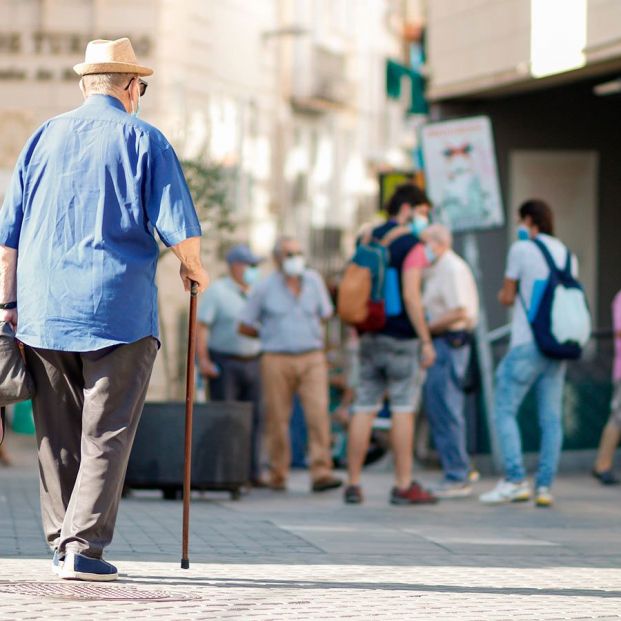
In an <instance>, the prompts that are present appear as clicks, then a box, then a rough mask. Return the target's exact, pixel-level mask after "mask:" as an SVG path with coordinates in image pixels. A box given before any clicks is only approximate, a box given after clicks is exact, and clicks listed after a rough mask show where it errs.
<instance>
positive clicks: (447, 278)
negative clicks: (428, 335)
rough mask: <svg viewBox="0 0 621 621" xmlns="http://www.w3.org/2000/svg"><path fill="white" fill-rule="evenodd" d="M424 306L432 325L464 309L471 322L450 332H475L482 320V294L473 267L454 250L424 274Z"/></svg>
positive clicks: (468, 321) (455, 324)
mask: <svg viewBox="0 0 621 621" xmlns="http://www.w3.org/2000/svg"><path fill="white" fill-rule="evenodd" d="M423 306H424V308H425V314H426V316H427V319H428V321H429V323H434V322H435V321H437V320H438V319H440V318H441V317H442V316H444V315H446V313H448V312H449V311H453V310H456V309H458V308H465V309H466V313H467V316H468V319H467V320H466V321H457V322H455V323H454V324H453V325H452V326H450V327H449V330H472V329H473V328H474V327H475V326H476V324H477V322H478V319H479V293H478V291H477V285H476V282H475V280H474V276H473V274H472V270H471V269H470V266H469V265H468V264H467V263H466V262H465V261H464V260H463V259H462V258H461V257H460V256H459V255H458V254H456V253H455V252H453V250H447V251H446V252H445V253H444V254H443V255H442V256H441V257H440V258H439V259H438V260H437V261H436V262H435V263H434V264H433V265H431V266H430V267H428V268H427V269H426V270H425V271H424V273H423Z"/></svg>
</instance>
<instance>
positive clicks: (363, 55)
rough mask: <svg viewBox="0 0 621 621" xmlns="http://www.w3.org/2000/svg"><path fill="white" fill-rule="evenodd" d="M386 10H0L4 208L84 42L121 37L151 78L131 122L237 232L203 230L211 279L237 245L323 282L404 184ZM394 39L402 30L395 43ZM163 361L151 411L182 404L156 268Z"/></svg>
mask: <svg viewBox="0 0 621 621" xmlns="http://www.w3.org/2000/svg"><path fill="white" fill-rule="evenodd" d="M420 4H421V3H420V2H418V1H415V0H410V1H409V2H406V3H403V2H401V1H396V0H332V1H329V0H0V24H2V25H1V26H0V85H1V88H2V93H3V97H2V101H1V102H0V135H1V136H2V140H1V141H0V195H2V194H3V191H4V188H5V187H6V185H7V183H8V179H9V177H10V174H11V172H12V168H13V165H14V163H15V160H16V158H17V156H18V154H19V151H20V149H21V147H22V146H23V144H24V143H25V141H26V140H27V138H28V136H29V135H30V134H31V133H32V132H33V131H34V129H35V128H36V127H37V126H38V125H39V124H40V123H42V122H43V121H45V120H46V119H48V118H50V117H52V116H54V115H56V114H59V113H61V112H64V111H66V110H68V109H71V108H73V107H76V106H78V105H80V103H81V94H80V91H79V89H78V79H77V76H76V75H75V74H74V73H73V71H72V66H73V65H74V64H75V63H77V62H79V61H80V60H81V59H82V57H83V54H84V48H85V46H86V43H87V42H88V41H89V40H91V39H93V38H117V37H121V36H129V37H130V38H131V40H132V42H133V44H134V47H135V49H136V53H137V55H138V58H139V59H140V60H141V61H142V62H144V63H145V64H147V65H150V66H152V67H154V69H155V74H154V75H153V76H152V77H151V78H149V82H150V87H149V91H148V93H147V95H146V96H145V98H144V100H143V106H142V117H143V118H144V119H145V120H147V121H149V122H151V123H153V124H154V125H156V126H157V127H159V128H160V129H162V131H163V132H164V134H165V135H166V136H167V137H168V138H169V139H170V140H171V142H172V143H173V145H174V146H175V148H176V150H177V152H178V154H179V156H180V157H181V158H182V159H189V160H196V161H208V162H211V163H213V164H214V165H217V166H218V167H219V168H220V169H221V170H222V171H224V174H225V175H226V183H227V188H228V201H229V206H230V211H231V219H232V221H233V222H234V224H235V229H234V231H233V232H227V231H222V230H219V229H217V228H216V227H214V226H213V223H212V222H211V221H210V219H209V217H207V218H206V222H205V229H206V239H207V243H206V244H205V259H206V263H207V264H208V266H209V267H210V270H211V271H212V274H213V275H214V276H217V275H218V274H219V273H220V272H221V271H222V263H221V260H220V259H221V255H222V250H223V248H224V247H226V245H227V244H229V243H231V242H232V241H234V240H248V241H250V243H251V244H252V245H253V247H254V249H255V251H256V252H258V253H261V254H263V255H266V256H267V255H269V253H270V251H271V248H272V246H273V242H274V240H275V238H276V237H277V235H279V234H282V233H288V234H293V235H297V236H298V237H299V238H300V239H301V241H302V242H303V244H304V246H305V248H306V250H307V252H308V254H309V256H310V260H311V263H312V264H313V265H315V266H316V267H318V268H319V269H321V270H322V271H323V272H324V273H325V274H326V275H329V274H330V273H331V272H334V271H336V270H337V269H339V268H340V267H341V266H342V260H343V259H342V257H343V252H344V249H346V248H347V247H348V243H349V242H351V239H352V238H353V235H354V234H355V231H356V229H357V225H358V223H359V222H360V221H362V220H364V219H367V218H368V217H369V216H370V215H371V214H373V212H375V211H376V208H377V192H378V183H377V173H378V172H380V171H382V170H384V169H387V168H390V167H395V166H396V167H399V168H406V169H409V168H411V165H412V164H411V157H410V150H411V148H412V140H413V136H414V132H413V130H412V128H411V126H409V125H408V123H407V121H406V116H405V113H404V112H405V108H406V107H407V101H405V98H404V100H403V101H401V100H398V99H397V100H395V99H393V100H388V99H387V97H386V90H385V71H386V59H387V58H397V59H398V58H401V57H402V54H403V44H402V36H401V35H402V33H401V31H400V28H399V25H398V24H399V23H400V20H401V21H402V20H403V19H404V15H406V13H407V14H414V15H417V14H418V13H419V12H420V6H419V5H420ZM395 24H397V26H396V27H395ZM158 284H159V289H160V304H161V328H162V337H163V351H162V354H163V355H160V356H159V358H158V362H157V364H156V369H155V372H154V378H153V382H152V386H151V394H150V397H151V398H153V399H164V398H172V397H179V396H180V393H181V390H182V387H183V382H182V375H183V364H184V348H185V331H186V324H185V310H186V302H187V300H185V297H184V295H183V293H182V290H181V287H180V283H179V280H178V275H177V265H176V259H175V258H174V257H173V256H171V254H170V253H168V254H165V255H164V256H163V257H162V259H161V264H160V269H159V274H158Z"/></svg>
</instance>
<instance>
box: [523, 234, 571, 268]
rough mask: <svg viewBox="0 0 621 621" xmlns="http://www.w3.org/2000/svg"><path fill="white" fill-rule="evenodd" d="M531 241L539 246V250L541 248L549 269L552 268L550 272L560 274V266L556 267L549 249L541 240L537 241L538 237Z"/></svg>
mask: <svg viewBox="0 0 621 621" xmlns="http://www.w3.org/2000/svg"><path fill="white" fill-rule="evenodd" d="M531 241H532V242H533V243H534V244H535V246H537V248H539V250H541V254H542V255H543V258H544V259H545V260H546V263H547V264H548V267H549V268H550V272H560V271H561V270H559V268H558V266H557V265H556V263H555V261H554V259H553V257H552V254H551V253H550V251H549V250H548V247H547V246H546V245H545V244H544V243H543V242H542V241H541V240H540V239H537V238H536V237H535V238H534V239H532V240H531ZM570 263H571V258H570Z"/></svg>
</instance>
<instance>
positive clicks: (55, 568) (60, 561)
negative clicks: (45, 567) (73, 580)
mask: <svg viewBox="0 0 621 621" xmlns="http://www.w3.org/2000/svg"><path fill="white" fill-rule="evenodd" d="M64 564H65V557H64V556H63V557H60V556H58V550H54V557H53V558H52V572H53V573H55V574H56V575H57V576H58V575H60V572H61V570H62V568H63V565H64Z"/></svg>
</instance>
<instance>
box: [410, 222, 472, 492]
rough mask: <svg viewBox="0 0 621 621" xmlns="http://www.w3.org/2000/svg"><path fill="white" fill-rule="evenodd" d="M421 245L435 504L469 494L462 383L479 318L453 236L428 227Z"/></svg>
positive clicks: (469, 277)
mask: <svg viewBox="0 0 621 621" xmlns="http://www.w3.org/2000/svg"><path fill="white" fill-rule="evenodd" d="M421 239H422V240H423V241H424V242H425V251H426V254H427V258H428V260H429V261H430V263H431V265H430V267H428V268H427V269H426V270H425V271H424V273H423V307H424V309H425V314H426V316H427V321H428V322H429V330H430V332H431V335H432V337H433V346H434V349H435V350H436V356H437V357H436V362H435V364H434V365H432V366H431V367H429V369H428V370H427V380H426V382H425V391H424V395H425V413H426V414H427V418H428V420H429V423H430V425H431V431H432V434H433V439H434V443H435V446H436V448H437V450H438V453H439V455H440V460H441V462H442V470H443V472H444V477H443V479H442V481H441V482H440V483H439V484H438V485H437V486H436V487H434V488H433V492H434V494H435V495H436V496H438V497H439V498H459V497H464V496H469V495H470V494H471V493H472V487H471V486H470V482H469V481H468V473H469V471H470V458H469V457H468V453H467V451H466V420H465V417H464V406H465V393H464V379H465V376H466V372H467V369H468V363H469V361H470V354H471V342H472V331H473V330H474V328H475V326H476V324H477V320H478V316H479V294H478V291H477V285H476V282H475V280H474V275H473V274H472V270H471V269H470V266H469V265H468V264H467V263H466V262H465V261H464V260H463V259H462V258H461V257H460V256H459V255H458V254H457V253H455V252H454V251H453V250H452V245H453V236H452V235H451V232H450V231H449V230H448V229H447V228H446V227H445V226H443V225H441V224H432V225H431V226H430V227H429V228H428V229H427V230H425V231H424V232H423V233H422V234H421Z"/></svg>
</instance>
